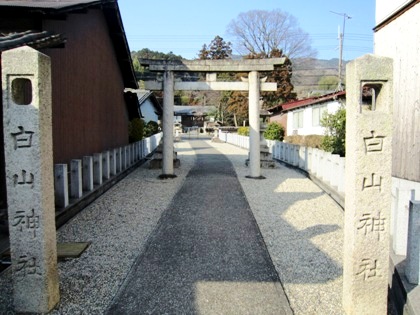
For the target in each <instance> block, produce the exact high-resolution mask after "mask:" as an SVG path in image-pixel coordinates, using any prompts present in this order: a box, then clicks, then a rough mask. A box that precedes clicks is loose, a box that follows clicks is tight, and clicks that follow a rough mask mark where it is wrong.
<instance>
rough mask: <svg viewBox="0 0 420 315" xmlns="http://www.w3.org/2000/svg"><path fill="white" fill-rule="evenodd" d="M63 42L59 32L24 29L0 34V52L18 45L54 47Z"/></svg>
mask: <svg viewBox="0 0 420 315" xmlns="http://www.w3.org/2000/svg"><path fill="white" fill-rule="evenodd" d="M64 42H65V39H64V38H63V37H62V36H61V35H60V34H55V33H52V32H47V31H43V32H38V31H25V32H15V33H9V34H0V52H1V51H4V50H8V49H13V48H17V47H20V46H24V45H27V46H30V47H32V48H34V49H41V48H47V47H55V46H58V45H61V44H63V43H64Z"/></svg>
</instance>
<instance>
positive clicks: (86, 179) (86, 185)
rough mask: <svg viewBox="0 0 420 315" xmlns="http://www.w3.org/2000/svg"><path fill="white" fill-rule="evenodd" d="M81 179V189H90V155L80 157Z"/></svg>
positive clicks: (91, 160)
mask: <svg viewBox="0 0 420 315" xmlns="http://www.w3.org/2000/svg"><path fill="white" fill-rule="evenodd" d="M82 166H83V172H82V180H83V190H84V191H92V190H93V158H92V157H91V156H84V157H83V159H82Z"/></svg>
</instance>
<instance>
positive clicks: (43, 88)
mask: <svg viewBox="0 0 420 315" xmlns="http://www.w3.org/2000/svg"><path fill="white" fill-rule="evenodd" d="M2 89H3V126H4V148H5V161H6V186H7V200H8V212H9V230H10V250H11V259H12V271H13V288H14V289H13V294H14V304H15V311H16V312H18V313H47V312H49V311H50V310H51V309H52V308H53V307H54V306H55V305H56V304H57V303H58V301H59V298H60V295H59V289H58V272H57V243H56V230H55V213H54V212H55V207H54V175H53V169H54V166H53V151H52V121H51V65H50V59H49V57H47V56H45V55H43V54H41V53H39V52H37V51H36V50H34V49H32V48H29V47H21V48H16V49H12V50H9V51H5V52H3V53H2Z"/></svg>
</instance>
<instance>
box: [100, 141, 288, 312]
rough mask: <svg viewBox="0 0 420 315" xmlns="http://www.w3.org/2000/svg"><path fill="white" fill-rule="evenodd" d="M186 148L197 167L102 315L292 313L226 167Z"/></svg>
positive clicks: (204, 148)
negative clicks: (110, 304) (191, 153)
mask: <svg viewBox="0 0 420 315" xmlns="http://www.w3.org/2000/svg"><path fill="white" fill-rule="evenodd" d="M190 143H191V145H192V147H193V148H194V150H195V152H196V154H197V161H196V164H195V166H194V167H193V168H192V169H191V171H190V172H189V174H188V175H187V179H186V181H185V182H184V185H183V186H182V188H181V189H180V191H179V192H178V193H177V194H176V196H175V197H174V199H173V201H172V203H171V204H170V206H169V207H168V209H167V210H166V212H165V213H164V215H163V217H162V218H161V220H160V221H159V223H158V227H157V229H156V230H155V232H154V233H153V235H152V237H151V239H150V240H149V243H148V244H147V246H146V250H145V251H144V253H143V254H142V255H140V257H139V258H138V259H137V261H136V263H135V265H134V267H133V268H132V270H131V272H130V274H129V275H128V277H127V279H126V281H125V283H124V286H123V288H122V289H121V291H120V292H119V294H118V296H117V297H116V299H115V300H114V301H113V305H112V306H111V307H110V309H109V310H108V314H134V313H137V314H292V311H291V309H290V306H289V303H288V301H287V298H286V296H285V294H284V292H283V289H282V286H281V283H280V281H279V278H278V275H277V272H276V270H275V268H274V266H273V263H272V261H271V258H270V256H269V254H268V251H267V249H266V247H265V243H264V240H263V238H262V236H261V234H260V231H259V229H258V226H257V224H256V222H255V219H254V217H253V215H252V212H251V209H250V207H249V204H248V202H247V199H246V197H245V195H244V192H243V190H242V188H241V185H240V183H239V181H238V179H237V177H236V173H235V170H234V168H233V166H232V164H231V162H230V161H229V160H228V159H227V158H226V157H225V156H224V155H223V154H220V152H218V151H216V150H215V149H214V148H212V147H211V146H209V145H208V144H207V143H206V142H205V141H203V140H192V141H190Z"/></svg>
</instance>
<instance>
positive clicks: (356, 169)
mask: <svg viewBox="0 0 420 315" xmlns="http://www.w3.org/2000/svg"><path fill="white" fill-rule="evenodd" d="M363 88H368V89H370V90H371V91H372V92H373V93H372V94H373V99H372V101H371V102H370V103H368V104H364V103H362V90H363ZM392 91H393V82H392V59H390V58H386V57H378V56H374V55H365V56H363V57H361V58H358V59H356V60H353V61H352V62H351V63H349V64H348V65H347V106H346V110H347V119H346V121H347V125H346V146H347V147H346V153H347V156H346V209H345V220H344V222H345V226H344V261H343V307H344V310H345V312H346V313H347V314H375V315H379V314H387V296H388V273H389V228H390V223H389V220H390V209H391V161H392V159H391V156H392V105H393V97H392Z"/></svg>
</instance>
